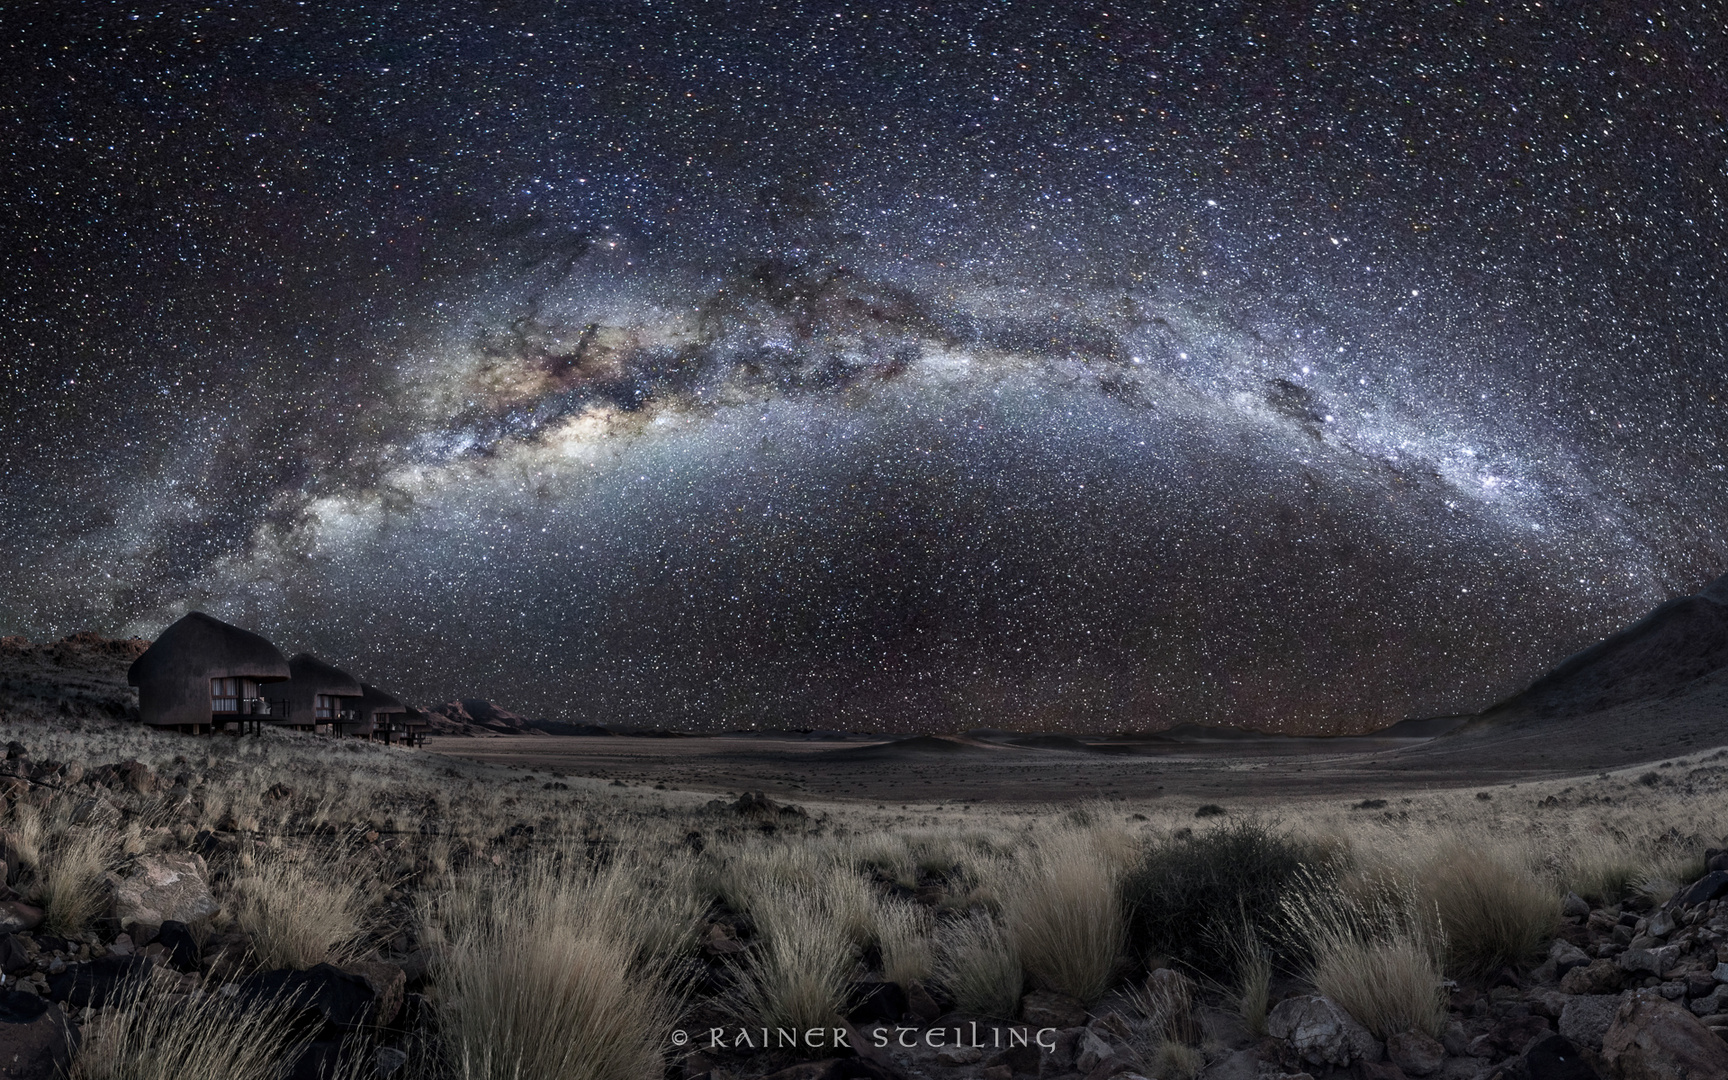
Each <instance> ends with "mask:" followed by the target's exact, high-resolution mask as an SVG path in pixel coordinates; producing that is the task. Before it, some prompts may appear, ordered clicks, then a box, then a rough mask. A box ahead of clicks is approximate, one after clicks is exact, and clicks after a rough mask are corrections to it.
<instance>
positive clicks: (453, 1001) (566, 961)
mask: <svg viewBox="0 0 1728 1080" xmlns="http://www.w3.org/2000/svg"><path fill="white" fill-rule="evenodd" d="M652 892H653V889H652V888H651V887H649V886H644V885H641V884H640V883H639V882H638V881H637V880H635V879H634V878H633V877H632V876H631V875H630V874H629V872H628V871H625V870H622V869H612V870H608V871H604V872H572V873H569V874H565V873H563V872H561V870H560V868H559V867H558V866H557V865H555V864H554V863H552V862H550V861H536V862H535V863H533V864H531V865H530V866H528V867H526V868H524V869H522V870H520V871H518V872H516V873H513V874H500V875H498V876H496V877H493V878H490V879H488V880H486V881H483V882H478V883H471V884H470V885H468V886H467V887H465V888H464V889H463V890H462V892H461V893H460V895H457V896H455V897H452V898H450V900H449V901H448V903H447V904H446V906H445V907H444V909H443V910H442V911H440V912H438V913H436V915H435V916H433V917H432V918H434V919H441V921H442V922H443V923H444V924H445V929H444V934H445V935H446V938H447V941H448V953H447V954H446V956H445V958H444V959H443V961H442V962H441V963H440V964H439V965H438V969H437V971H436V972H435V977H436V980H437V986H438V990H439V996H440V998H441V1003H440V1008H439V1031H440V1033H441V1037H442V1040H443V1045H444V1048H445V1054H446V1063H447V1065H448V1067H449V1070H450V1073H451V1075H453V1076H455V1077H458V1078H460V1080H528V1078H538V1077H546V1078H559V1080H566V1078H567V1080H640V1078H642V1077H645V1076H659V1075H660V1074H661V1072H662V1071H663V1070H664V1068H665V1061H664V1054H663V1052H662V1049H661V1047H662V1045H663V1043H664V1040H665V1033H666V1031H667V1030H668V1028H669V1027H670V1026H671V1024H672V1021H673V1015H674V1010H673V1007H672V995H671V994H670V992H669V990H668V976H669V968H668V966H667V964H666V963H664V962H662V961H657V960H653V959H646V960H645V959H644V956H645V954H648V953H650V952H651V950H650V949H648V948H647V942H646V940H645V939H644V937H643V936H642V934H643V932H642V931H641V930H640V929H639V927H638V924H637V920H636V915H637V914H638V908H639V906H640V905H641V904H643V902H644V901H645V900H651V899H652V895H651V894H652Z"/></svg>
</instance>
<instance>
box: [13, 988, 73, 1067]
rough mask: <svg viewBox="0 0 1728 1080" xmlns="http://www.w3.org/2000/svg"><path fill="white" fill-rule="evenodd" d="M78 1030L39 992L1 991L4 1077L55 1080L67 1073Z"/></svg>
mask: <svg viewBox="0 0 1728 1080" xmlns="http://www.w3.org/2000/svg"><path fill="white" fill-rule="evenodd" d="M77 1049H78V1029H77V1028H75V1027H73V1026H72V1024H71V1023H70V1022H69V1021H68V1020H67V1018H66V1014H65V1013H63V1012H61V1011H60V1010H59V1009H58V1008H57V1007H55V1006H54V1005H52V1004H50V1003H49V1002H48V1001H46V1000H44V999H43V998H40V997H37V996H36V995H35V994H26V993H23V992H21V991H17V990H13V991H8V992H5V993H0V1080H54V1078H56V1077H60V1076H64V1075H66V1073H67V1071H68V1070H70V1068H71V1064H72V1055H73V1053H75V1052H76V1051H77Z"/></svg>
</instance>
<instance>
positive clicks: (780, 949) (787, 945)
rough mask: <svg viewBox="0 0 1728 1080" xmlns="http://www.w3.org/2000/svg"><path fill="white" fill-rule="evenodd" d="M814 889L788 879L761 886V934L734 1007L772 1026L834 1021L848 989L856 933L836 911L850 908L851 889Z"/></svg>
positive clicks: (755, 910)
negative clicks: (850, 932)
mask: <svg viewBox="0 0 1728 1080" xmlns="http://www.w3.org/2000/svg"><path fill="white" fill-rule="evenodd" d="M834 892H835V893H837V895H824V894H822V893H818V894H817V895H815V896H811V895H810V894H809V893H806V892H803V891H801V890H797V889H793V888H790V887H788V886H784V885H767V886H764V887H762V888H760V889H757V890H755V891H754V892H753V893H752V894H751V896H750V901H749V910H750V917H751V919H752V920H754V922H755V924H756V930H757V932H758V935H759V940H758V942H757V944H756V946H755V948H754V949H753V950H752V953H751V956H750V959H749V961H748V963H746V964H745V965H744V966H743V967H742V968H741V969H740V970H739V972H738V982H737V989H736V995H737V996H736V1000H735V1001H734V1003H733V1007H734V1010H735V1011H736V1012H738V1013H739V1014H740V1015H741V1016H742V1017H745V1018H748V1019H749V1020H752V1021H754V1022H756V1023H759V1024H763V1025H766V1026H768V1027H788V1028H801V1029H807V1028H815V1027H830V1026H832V1025H833V1023H834V1019H835V1017H836V1016H837V1015H839V1013H840V1010H841V1005H842V1002H843V999H844V997H845V993H846V976H847V972H848V970H849V969H850V967H851V965H852V961H853V957H854V955H855V954H854V950H853V948H852V940H853V939H852V938H850V937H849V936H847V934H846V931H845V926H844V925H843V923H842V921H841V919H840V918H837V917H836V913H835V911H834V903H835V901H836V900H837V901H838V904H839V906H840V907H841V909H842V911H843V912H844V911H847V910H849V909H850V906H851V902H852V896H851V894H850V891H849V890H847V889H845V888H844V887H841V888H839V889H837V890H834Z"/></svg>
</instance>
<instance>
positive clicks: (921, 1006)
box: [906, 982, 942, 1024]
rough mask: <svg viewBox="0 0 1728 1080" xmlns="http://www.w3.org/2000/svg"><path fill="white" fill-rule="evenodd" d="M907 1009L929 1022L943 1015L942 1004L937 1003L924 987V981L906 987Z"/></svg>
mask: <svg viewBox="0 0 1728 1080" xmlns="http://www.w3.org/2000/svg"><path fill="white" fill-rule="evenodd" d="M906 1009H907V1011H908V1012H910V1013H911V1014H912V1015H913V1016H916V1017H917V1018H918V1019H920V1020H922V1021H924V1022H925V1023H927V1024H928V1023H930V1022H931V1021H933V1020H935V1019H936V1018H937V1017H939V1016H941V1015H942V1006H940V1005H938V1004H936V999H935V998H933V997H931V996H930V991H928V990H926V989H924V984H923V983H918V982H914V983H911V984H909V985H908V986H907V987H906Z"/></svg>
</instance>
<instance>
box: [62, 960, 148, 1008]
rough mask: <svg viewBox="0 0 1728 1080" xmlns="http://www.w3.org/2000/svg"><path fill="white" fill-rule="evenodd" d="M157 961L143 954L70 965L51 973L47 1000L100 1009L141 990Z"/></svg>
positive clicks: (77, 1006)
mask: <svg viewBox="0 0 1728 1080" xmlns="http://www.w3.org/2000/svg"><path fill="white" fill-rule="evenodd" d="M155 966H156V965H155V963H153V962H152V961H151V960H149V959H148V958H146V957H142V956H104V957H102V958H101V959H99V960H92V961H90V962H89V963H87V964H69V965H67V967H66V969H65V970H64V971H61V972H59V973H57V974H52V975H49V976H48V999H49V1000H50V1001H64V1002H65V1003H66V1004H68V1005H70V1006H72V1007H73V1008H74V1009H82V1008H85V1007H89V1008H93V1009H100V1008H104V1007H105V1006H108V1005H111V1004H114V1003H116V1002H120V1001H125V1000H131V999H132V998H134V997H136V996H137V995H138V994H140V993H142V992H143V990H144V987H145V984H146V983H147V982H148V981H149V979H150V973H151V970H152V969H153V968H154V967H155Z"/></svg>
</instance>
